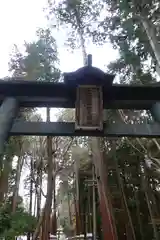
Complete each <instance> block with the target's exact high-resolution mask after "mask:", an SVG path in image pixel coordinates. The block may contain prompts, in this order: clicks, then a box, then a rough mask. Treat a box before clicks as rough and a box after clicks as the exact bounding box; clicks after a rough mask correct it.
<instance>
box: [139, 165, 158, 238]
mask: <svg viewBox="0 0 160 240" xmlns="http://www.w3.org/2000/svg"><path fill="white" fill-rule="evenodd" d="M143 167H144V173H143V174H142V177H143V179H142V181H143V188H144V193H145V197H146V202H147V206H148V210H149V214H150V218H151V223H152V227H153V233H154V238H155V240H158V239H159V236H158V231H157V227H156V223H155V221H154V215H153V212H152V207H151V204H150V197H149V194H148V181H146V177H147V176H146V165H145V162H144V164H143Z"/></svg>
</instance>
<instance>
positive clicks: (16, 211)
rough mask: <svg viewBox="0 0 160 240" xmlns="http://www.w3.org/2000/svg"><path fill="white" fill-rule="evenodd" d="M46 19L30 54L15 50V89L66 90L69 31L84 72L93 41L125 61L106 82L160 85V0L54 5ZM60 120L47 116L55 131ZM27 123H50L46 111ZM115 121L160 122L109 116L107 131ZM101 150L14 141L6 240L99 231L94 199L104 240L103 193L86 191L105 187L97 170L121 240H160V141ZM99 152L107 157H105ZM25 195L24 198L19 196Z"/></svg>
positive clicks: (4, 188) (60, 140)
mask: <svg viewBox="0 0 160 240" xmlns="http://www.w3.org/2000/svg"><path fill="white" fill-rule="evenodd" d="M45 14H46V15H47V19H48V26H50V27H48V28H45V29H44V28H41V26H40V28H39V29H38V30H37V33H36V40H35V41H33V42H26V43H25V45H24V48H25V51H24V52H21V51H20V50H19V47H18V46H16V45H15V46H14V48H13V51H12V53H11V57H10V62H9V72H10V74H11V75H12V76H13V77H14V78H15V79H16V77H21V79H24V80H37V81H53V82H56V81H62V72H61V70H60V68H59V61H60V60H61V59H59V57H58V56H59V55H58V53H59V50H58V47H57V43H56V36H55V35H54V34H55V33H56V31H59V29H60V30H62V29H63V30H65V29H67V31H66V32H67V34H68V35H67V40H66V42H65V44H66V45H67V47H68V48H69V49H72V50H73V52H74V50H76V49H81V58H82V59H83V63H84V64H85V61H86V57H87V44H88V42H89V41H90V42H92V43H93V44H95V45H97V46H100V45H101V46H103V45H104V46H105V44H106V43H108V42H109V43H110V44H111V45H112V48H113V49H116V50H117V51H118V53H119V55H118V59H116V61H114V62H110V63H109V65H108V66H106V72H108V73H111V74H115V75H116V79H117V80H118V82H119V83H123V84H148V83H155V82H156V81H158V79H159V77H160V15H159V14H160V2H159V1H158V0H119V1H116V0H59V1H54V0H48V3H47V6H45ZM158 16H159V17H158ZM55 30H56V31H55ZM104 49H105V48H104ZM104 54H106V55H107V52H105V51H104ZM80 67H81V66H80ZM6 78H7V76H6ZM51 111H52V110H51V109H49V108H47V109H46V121H48V122H49V121H51V119H50V115H51V114H50V112H51ZM18 118H23V119H27V120H30V121H41V120H42V116H41V115H40V114H39V112H38V111H37V109H21V111H20V113H19V116H18ZM113 118H114V119H121V120H122V121H123V122H124V123H126V124H127V123H130V122H135V123H144V124H145V123H147V122H149V121H153V119H152V117H151V114H150V112H145V114H144V112H142V111H129V110H128V111H122V110H118V111H111V110H107V111H106V112H105V121H107V122H112V121H113ZM58 120H60V121H74V110H71V109H65V110H59V111H58V114H57V121H58ZM94 144H95V145H94V146H92V147H93V148H94V149H92V151H93V154H94V151H95V152H97V156H98V157H97V158H96V159H94V157H92V156H91V155H90V154H89V153H90V147H91V146H90V141H89V140H88V138H85V137H84V138H78V137H76V138H71V137H53V138H52V137H34V136H33V137H28V136H27V137H21V136H20V137H10V139H9V141H8V142H7V144H6V147H5V152H4V155H3V156H1V158H0V239H7V240H12V239H15V236H19V235H27V239H28V240H29V239H30V237H32V239H34V240H36V239H37V238H38V237H40V238H41V239H42V240H46V239H48V236H49V233H52V234H53V235H55V234H56V230H57V228H58V227H60V226H61V227H62V228H63V231H64V233H65V234H66V235H67V236H72V235H74V234H80V233H84V232H92V231H95V229H94V226H93V225H94V224H93V221H92V220H93V219H92V220H91V217H90V214H89V213H90V212H93V207H94V203H93V202H92V199H93V197H95V202H96V206H95V207H96V226H97V229H96V232H97V235H98V236H99V239H105V236H106V235H105V230H104V227H103V224H104V223H103V219H102V218H103V216H102V215H103V214H102V211H101V203H100V200H99V194H100V193H99V191H98V190H97V188H98V187H99V185H98V184H99V183H98V182H97V188H95V189H94V192H93V191H92V189H91V187H89V186H88V185H87V184H86V180H92V181H95V182H96V180H95V179H94V177H95V175H96V171H95V169H96V170H97V169H98V171H99V176H100V179H101V187H102V189H103V193H104V199H105V203H106V204H108V205H109V207H110V213H109V214H110V217H111V223H112V226H110V227H111V228H112V231H113V232H114V233H115V235H116V238H114V239H120V240H123V239H124V240H136V239H138V240H147V239H148V240H151V239H155V240H158V239H160V190H159V189H160V141H159V139H145V138H141V139H139V138H135V139H132V138H122V139H121V138H118V139H108V138H106V139H98V140H97V141H96V142H95V143H94ZM100 146H103V154H99V153H100ZM94 168H95V169H94ZM24 173H25V174H24ZM20 185H23V186H24V188H25V192H26V195H25V196H20V192H19V189H20ZM94 193H95V195H96V196H93V195H94ZM26 199H27V202H26ZM82 212H83V214H82ZM87 212H88V214H87ZM84 213H85V217H84V216H82V215H84ZM104 214H105V211H104Z"/></svg>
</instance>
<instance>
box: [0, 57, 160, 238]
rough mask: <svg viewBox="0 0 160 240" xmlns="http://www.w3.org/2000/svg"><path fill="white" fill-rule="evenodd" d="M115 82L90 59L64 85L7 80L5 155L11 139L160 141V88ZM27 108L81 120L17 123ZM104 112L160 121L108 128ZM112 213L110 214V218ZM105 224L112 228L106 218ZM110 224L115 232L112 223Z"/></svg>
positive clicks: (0, 112)
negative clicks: (146, 114) (141, 114)
mask: <svg viewBox="0 0 160 240" xmlns="http://www.w3.org/2000/svg"><path fill="white" fill-rule="evenodd" d="M113 80H114V76H113V75H110V74H106V73H104V72H103V71H101V70H100V69H98V68H95V67H93V66H92V64H91V56H90V55H89V56H88V65H87V66H84V67H82V68H80V69H78V70H77V71H75V72H72V73H65V74H64V81H63V82H61V83H54V82H38V81H24V80H23V79H14V78H11V79H8V80H7V81H4V80H1V81H0V103H1V107H0V154H1V155H2V154H3V150H4V145H5V142H6V141H7V139H8V137H9V136H11V135H14V136H16V135H35V136H91V137H105V136H106V137H124V136H126V137H154V138H156V137H159V136H160V124H159V122H160V110H159V109H160V103H159V102H160V85H158V84H154V85H145V86H142V85H121V84H113ZM21 107H22V108H23V107H27V108H34V107H56V108H75V109H76V121H75V123H74V122H50V123H45V122H25V121H23V120H17V119H16V116H17V113H18V110H19V109H20V108H21ZM104 109H133V110H150V111H151V113H152V115H153V117H154V119H156V121H157V122H152V123H150V124H149V123H148V124H147V123H140V124H125V123H123V122H121V121H118V120H117V119H115V121H114V123H104V122H103V110H104ZM101 190H102V189H100V191H101ZM103 200H104V199H103V198H102V205H103V207H104V205H105V204H104V202H103ZM102 211H103V210H102ZM104 212H105V211H103V213H104ZM108 212H109V209H106V214H108ZM102 221H103V225H104V226H106V222H105V221H106V216H104V215H103V214H102ZM107 223H108V228H111V226H110V224H111V223H110V219H107ZM106 228H107V226H106ZM104 231H105V230H104ZM110 234H111V231H110ZM106 236H107V235H105V239H110V240H111V239H112V240H113V239H115V238H114V236H113V235H112V236H111V235H108V238H106ZM109 236H110V237H109Z"/></svg>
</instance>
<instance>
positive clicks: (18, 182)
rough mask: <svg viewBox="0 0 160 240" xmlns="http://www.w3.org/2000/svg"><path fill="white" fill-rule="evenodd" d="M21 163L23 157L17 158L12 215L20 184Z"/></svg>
mask: <svg viewBox="0 0 160 240" xmlns="http://www.w3.org/2000/svg"><path fill="white" fill-rule="evenodd" d="M23 163H24V157H21V156H19V157H18V162H17V170H16V179H15V186H14V191H13V200H12V212H13V213H14V212H15V211H16V205H17V197H18V191H19V184H20V178H21V172H22V167H23Z"/></svg>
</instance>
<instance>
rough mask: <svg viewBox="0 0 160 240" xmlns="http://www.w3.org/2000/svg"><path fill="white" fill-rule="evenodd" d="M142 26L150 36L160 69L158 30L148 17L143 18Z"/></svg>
mask: <svg viewBox="0 0 160 240" xmlns="http://www.w3.org/2000/svg"><path fill="white" fill-rule="evenodd" d="M141 22H142V25H143V27H144V29H145V31H146V34H147V36H148V39H149V42H150V45H151V47H152V49H153V52H154V55H155V58H156V60H157V63H158V66H159V67H160V44H159V41H158V39H157V36H156V29H155V26H154V25H153V23H152V22H151V21H150V20H149V19H147V18H146V17H141Z"/></svg>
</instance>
